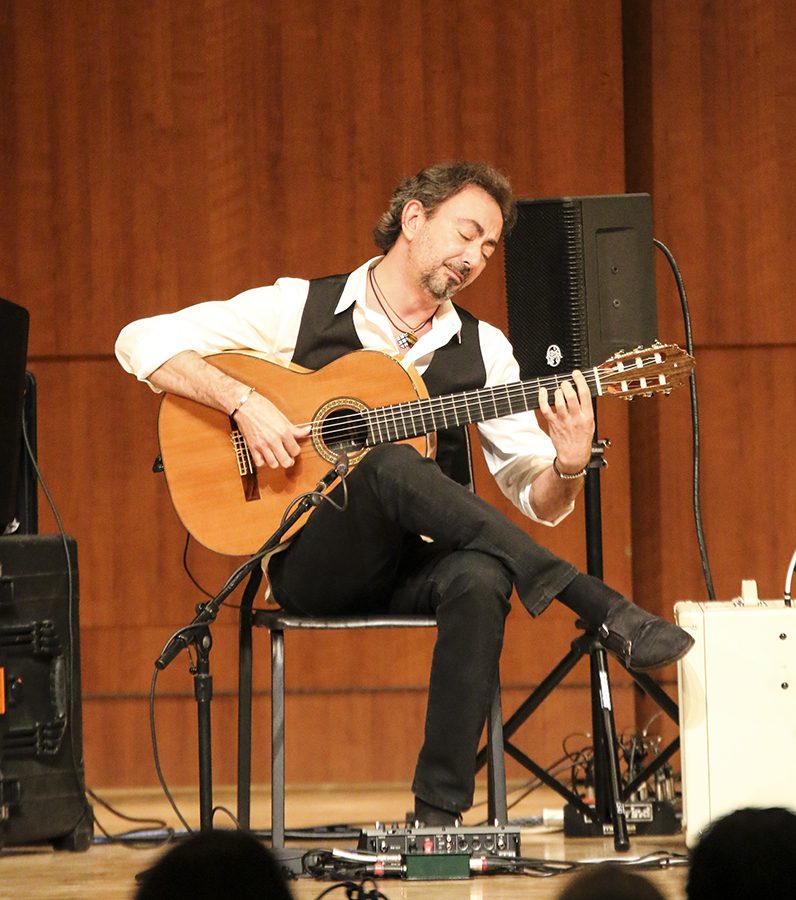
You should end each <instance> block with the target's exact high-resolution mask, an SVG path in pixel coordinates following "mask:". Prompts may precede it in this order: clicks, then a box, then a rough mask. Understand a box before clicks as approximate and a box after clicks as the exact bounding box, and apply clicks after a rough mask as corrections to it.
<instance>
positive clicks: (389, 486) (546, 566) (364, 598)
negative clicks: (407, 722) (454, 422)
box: [268, 444, 577, 812]
mask: <svg viewBox="0 0 796 900" xmlns="http://www.w3.org/2000/svg"><path fill="white" fill-rule="evenodd" d="M347 482H348V506H347V508H346V510H345V512H342V513H340V512H338V511H337V510H335V509H334V508H333V507H332V506H331V505H330V504H328V503H322V504H321V506H320V507H318V509H316V510H315V511H314V512H313V513H312V515H311V516H310V518H309V519H308V521H307V523H306V525H305V526H304V528H303V529H302V530H301V532H299V534H298V535H297V536H296V537H295V538H294V540H293V542H292V543H291V544H290V546H289V547H288V548H287V549H286V550H285V551H283V552H282V553H279V554H278V555H277V556H275V557H274V558H273V559H272V560H271V564H270V565H269V569H268V575H269V579H270V581H271V585H272V588H273V592H274V596H275V598H276V599H277V601H278V602H279V603H280V604H282V605H283V606H284V607H285V608H286V609H288V610H290V611H294V612H300V613H304V614H307V615H324V616H326V615H343V614H348V615H350V614H364V613H375V612H393V613H395V612H398V613H407V614H409V613H419V614H435V615H436V617H437V631H438V634H437V641H436V645H435V647H434V656H433V661H432V666H431V679H430V685H429V697H428V707H427V711H426V731H425V740H424V743H423V747H422V749H421V751H420V756H419V758H418V763H417V769H416V771H415V778H414V782H413V785H412V790H413V792H414V793H415V794H416V795H417V796H419V797H422V798H423V799H424V800H426V801H427V802H428V803H431V804H433V805H435V806H439V807H441V808H443V809H448V810H451V811H453V812H460V811H462V810H465V809H467V808H469V807H470V806H471V805H472V799H473V786H474V780H475V757H476V753H477V750H478V741H479V739H480V735H481V732H482V730H483V726H484V722H485V720H486V716H487V712H488V710H489V704H490V701H491V699H492V695H493V693H494V689H495V685H496V683H497V674H498V662H499V659H500V651H501V649H502V645H503V626H504V621H505V617H506V615H507V613H508V611H509V597H510V595H511V589H512V585H514V586H516V588H517V594H518V596H519V597H520V599H521V600H522V602H523V604H524V605H525V606H526V608H527V609H528V611H529V612H530V613H531V614H532V615H534V616H536V615H539V613H541V612H542V611H543V610H544V609H545V608H546V606H547V605H548V603H549V602H550V600H551V599H552V598H553V597H555V596H556V594H557V593H558V592H559V591H560V590H562V589H563V588H564V587H566V585H567V584H569V582H570V581H571V580H572V579H573V578H574V577H575V575H576V574H577V570H576V569H575V568H574V567H573V566H572V565H570V564H569V563H567V562H565V561H564V560H561V559H559V558H558V557H556V556H554V555H553V554H552V553H550V552H549V551H548V550H546V549H544V548H543V547H540V546H539V544H537V543H536V542H535V541H534V540H532V539H531V538H530V537H529V536H528V535H527V534H526V533H525V532H524V531H523V530H522V529H521V528H518V527H517V526H516V525H514V524H513V523H512V522H511V521H510V520H509V519H507V518H506V517H505V516H504V515H503V514H502V513H500V512H499V511H498V510H496V509H495V508H494V507H493V506H491V505H490V504H488V503H486V502H485V501H483V500H481V499H480V498H479V497H477V496H476V495H475V494H473V493H471V492H470V491H469V490H467V488H465V487H462V486H461V485H459V484H457V483H456V482H454V481H452V480H451V479H450V478H448V477H446V476H445V475H443V473H442V472H441V470H440V469H439V467H438V466H437V464H436V463H435V462H433V461H432V460H429V459H424V458H423V457H422V456H420V454H418V453H417V452H416V451H415V450H414V449H413V448H411V447H409V446H406V445H396V444H385V445H381V446H380V447H377V448H375V449H374V450H371V451H370V452H369V453H368V454H367V455H366V456H365V457H364V458H363V460H362V461H361V462H360V463H359V465H358V466H356V468H355V469H354V470H353V471H352V472H351V473H350V474H349V475H348V476H347ZM333 497H334V499H335V500H336V501H337V502H340V501H341V499H342V489H341V486H340V485H338V486H337V487H336V488H335V490H334V492H333ZM421 534H423V535H427V536H429V537H431V538H433V543H428V542H427V541H424V540H422V539H421V538H420V537H419V535H421Z"/></svg>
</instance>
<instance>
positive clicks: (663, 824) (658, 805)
mask: <svg viewBox="0 0 796 900" xmlns="http://www.w3.org/2000/svg"><path fill="white" fill-rule="evenodd" d="M624 806H625V818H626V821H627V831H628V834H635V835H645V834H651V835H658V834H679V833H680V832H681V831H682V823H681V822H680V819H679V817H678V816H677V813H676V812H675V808H674V806H673V804H672V803H670V802H669V801H668V800H648V801H638V802H633V803H629V802H628V803H625V805H624ZM590 809H594V807H590ZM613 833H614V827H613V825H612V824H611V822H610V821H608V822H603V821H600V819H599V816H598V815H597V813H596V811H595V813H594V819H591V818H589V817H588V816H586V815H585V814H584V813H583V812H582V811H581V810H579V809H578V808H577V807H575V806H573V805H572V804H571V803H567V805H566V806H565V807H564V835H565V836H566V837H610V836H611V835H613Z"/></svg>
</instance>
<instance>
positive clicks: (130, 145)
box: [0, 0, 632, 785]
mask: <svg viewBox="0 0 796 900" xmlns="http://www.w3.org/2000/svg"><path fill="white" fill-rule="evenodd" d="M0 17H2V18H1V19H0V22H1V23H2V32H1V34H0V41H2V44H0V82H2V83H1V84H0V91H2V94H0V97H1V98H2V100H3V109H4V116H3V119H2V125H1V126H0V142H2V144H1V145H2V148H3V153H2V158H1V159H0V167H2V168H1V169H0V185H2V190H3V191H4V192H6V193H4V195H3V208H4V216H3V217H2V223H0V240H2V252H1V253H0V295H2V296H7V297H10V298H12V299H14V300H16V301H17V302H19V303H21V304H23V305H24V306H26V307H28V308H29V309H30V311H31V316H32V325H31V347H30V350H31V368H32V369H33V371H34V373H35V374H36V376H37V378H38V380H39V388H40V390H39V397H40V410H39V447H40V459H41V463H42V469H43V471H44V473H45V476H46V477H47V480H48V483H49V485H50V487H51V489H52V492H53V495H54V497H55V499H56V502H57V503H58V506H59V509H60V511H61V514H62V517H63V520H64V522H65V525H66V527H67V529H68V530H69V531H70V532H71V533H72V534H74V535H75V537H76V538H77V540H78V545H79V556H80V578H81V616H82V624H83V635H84V638H83V657H84V672H85V678H84V681H85V692H86V707H85V708H86V720H87V729H86V754H87V759H88V771H89V777H90V780H91V782H92V783H93V784H95V785H101V784H108V783H115V784H137V783H142V782H147V783H151V781H152V777H153V772H152V770H151V769H150V768H148V767H147V760H148V759H149V750H148V735H147V725H146V694H147V691H148V686H149V680H150V677H151V671H152V662H153V660H154V658H155V656H156V655H157V653H158V652H159V650H160V648H161V646H162V644H163V642H164V641H165V639H166V638H167V637H168V635H169V634H171V632H172V631H173V630H174V629H175V628H176V627H178V626H179V625H181V624H184V623H185V622H187V621H188V620H189V619H190V618H191V616H192V614H193V606H194V604H195V603H196V602H197V601H199V600H200V599H201V594H200V593H199V592H198V591H197V590H196V589H195V588H194V587H193V586H192V585H191V584H190V582H189V581H188V580H187V578H186V576H185V575H184V574H183V572H182V569H181V561H180V560H181V554H182V544H183V533H182V531H181V528H180V526H179V523H178V522H177V520H176V518H175V516H174V514H173V512H172V510H171V507H170V503H169V501H168V497H167V495H166V490H165V487H164V484H163V480H162V478H161V477H159V476H156V475H153V474H152V473H151V472H150V467H151V463H152V460H153V457H154V455H155V453H156V442H155V417H156V411H157V399H156V398H155V397H154V396H153V395H152V394H151V393H150V392H149V391H148V389H146V388H145V387H143V386H141V385H138V384H136V383H135V382H134V381H133V380H132V379H130V378H129V377H127V376H125V375H124V374H123V373H122V372H121V370H119V369H118V367H117V365H116V363H115V361H114V360H113V358H112V355H111V354H112V346H113V341H114V339H115V336H116V334H117V332H118V330H119V328H120V327H121V326H122V325H124V324H125V323H126V322H128V321H130V320H131V319H133V318H136V317H139V316H142V315H148V314H154V313H157V312H162V311H166V310H169V309H174V308H177V307H179V306H183V305H186V304H187V303H190V302H194V301H196V300H200V299H207V298H216V297H228V296H231V295H232V294H234V293H236V292H237V291H240V290H242V289H244V288H247V287H250V286H253V285H256V284H263V283H267V282H269V281H271V280H272V279H273V278H274V277H276V276H278V275H284V274H293V275H308V276H312V275H319V274H325V273H328V272H330V271H341V270H346V269H349V268H351V267H353V266H354V265H356V264H357V263H359V262H360V261H361V260H362V259H363V258H365V257H366V256H367V255H369V254H370V253H372V252H374V251H373V249H372V242H371V238H370V229H371V227H372V223H373V222H374V220H375V219H376V217H377V216H378V215H379V213H380V212H381V211H382V209H383V208H384V206H385V205H386V203H387V200H388V197H389V193H390V191H391V189H392V188H393V186H394V184H395V182H396V181H397V179H398V178H399V177H401V176H402V175H405V174H409V173H411V172H413V171H415V170H417V169H418V168H420V167H421V166H423V165H425V164H427V163H428V162H430V161H432V160H434V159H437V158H455V157H462V156H464V157H470V158H485V159H489V160H490V161H493V162H495V163H496V164H497V165H499V166H500V167H502V168H504V169H505V170H506V171H507V172H508V173H509V174H510V175H511V176H512V179H513V181H514V183H515V186H516V188H517V191H518V193H519V194H520V195H522V196H557V195H563V194H569V195H571V194H591V193H614V192H617V191H621V190H622V189H623V186H624V144H623V115H624V109H623V100H622V54H621V40H622V33H621V32H622V21H621V8H620V4H619V0H604V2H599V3H594V2H592V0H567V2H560V3H550V4H540V3H535V2H532V0H521V2H517V3H512V4H498V5H497V6H495V5H494V4H491V3H488V2H486V0H462V2H461V3H459V4H457V10H456V15H455V16H452V15H451V14H450V11H449V10H448V9H446V8H445V7H444V6H441V5H440V4H438V3H435V2H433V0H404V2H401V3H398V4H396V5H395V6H394V7H393V8H392V9H391V11H390V15H389V16H386V15H385V13H384V9H383V7H380V6H377V5H374V4H370V3H365V2H357V0H341V2H338V3H335V4H333V5H331V6H330V5H329V4H326V3H321V2H318V0H292V2H287V0H278V2H272V3H267V4H263V3H259V2H255V0H248V2H232V0H220V2H215V3H209V4H195V3H190V2H183V0H179V2H176V3H163V2H158V0H150V2H144V3H127V2H118V3H117V2H111V3H101V4H96V3H93V2H89V0H76V2H73V3H70V4H62V3H57V2H53V0H26V2H20V0H15V2H9V3H6V4H4V5H3V8H2V11H0ZM501 266H502V260H501V258H500V257H498V258H497V259H496V261H495V263H494V264H493V266H491V267H490V270H489V271H488V272H487V274H486V275H485V276H484V277H483V278H482V279H481V281H480V282H479V287H478V289H477V291H474V292H473V293H472V295H470V297H469V298H467V302H468V303H470V305H471V308H472V309H473V310H474V311H475V312H476V313H477V314H479V315H481V316H483V317H484V318H486V319H488V320H489V321H492V322H494V323H495V324H497V325H501V326H502V325H505V301H504V296H503V281H502V272H501ZM600 422H601V431H602V432H603V434H604V435H605V436H608V437H610V438H611V439H612V441H613V444H614V446H613V449H612V450H611V451H610V453H609V461H610V468H609V469H608V470H607V471H606V473H605V476H604V479H603V499H604V526H605V548H606V575H607V576H608V578H609V580H611V581H612V582H613V583H614V584H616V585H617V586H618V587H620V588H621V589H622V590H629V589H630V586H631V556H632V554H631V550H632V548H631V534H630V499H629V463H630V459H629V446H628V444H629V435H628V415H627V411H626V409H625V407H624V405H622V404H619V403H615V402H614V403H612V402H606V404H605V406H604V409H603V408H601V410H600ZM479 490H480V491H481V492H482V493H483V494H484V496H486V497H487V498H488V499H490V500H491V501H492V502H495V503H496V504H497V505H499V506H500V507H501V508H502V509H507V504H506V502H505V501H504V500H503V499H502V498H501V497H499V496H497V494H496V491H495V489H494V488H493V487H491V486H490V479H489V478H488V476H487V475H486V474H485V473H484V471H483V467H481V468H480V470H479ZM42 502H43V501H42ZM507 511H508V510H507ZM510 514H511V515H512V516H513V517H514V518H515V520H517V521H520V517H519V516H518V515H517V514H515V513H513V512H510ZM41 518H42V530H44V531H51V530H52V529H53V528H54V523H53V519H52V517H51V515H50V514H49V513H48V512H47V511H46V509H45V508H44V506H42V515H41ZM527 527H529V530H530V531H531V533H532V534H533V535H534V536H536V537H537V538H538V539H539V540H541V541H543V542H544V543H546V544H548V545H549V546H551V547H552V548H553V549H554V550H556V552H558V553H560V554H562V555H564V556H566V557H568V558H570V559H572V560H573V561H574V562H576V563H578V564H580V565H583V563H584V535H583V518H582V512H581V511H578V512H576V513H575V514H574V515H573V516H572V517H571V519H570V520H569V521H568V522H567V523H565V524H563V525H562V526H560V527H559V528H557V529H555V530H550V529H545V528H542V527H537V526H527ZM190 559H191V563H192V567H193V569H194V570H195V571H196V574H197V575H198V577H199V579H200V581H201V582H202V583H203V584H205V585H206V586H207V587H209V588H210V589H213V590H215V589H217V588H218V587H219V586H220V584H221V583H222V582H223V580H224V578H225V577H226V575H227V574H228V573H229V572H230V570H231V569H232V568H233V567H234V565H235V564H236V561H235V560H231V559H221V558H216V557H213V556H212V555H211V554H208V553H207V552H205V551H204V550H202V549H201V548H199V547H196V546H192V547H191V549H190ZM232 602H234V600H233V601H232ZM515 607H519V604H515ZM572 620H573V617H572V616H571V615H570V614H569V613H568V612H566V611H565V610H550V612H549V613H548V614H546V615H545V616H544V617H543V618H542V619H540V620H539V621H537V622H532V621H531V620H530V619H529V617H528V616H527V615H525V613H524V611H523V610H522V609H521V608H515V610H514V611H513V612H512V614H511V618H510V621H509V629H508V635H507V643H506V651H505V654H504V660H503V668H504V680H505V681H506V683H507V685H508V687H509V689H510V690H515V691H516V692H518V693H521V692H522V691H525V692H526V693H527V690H529V689H530V687H532V685H533V683H535V682H536V681H537V680H538V679H539V678H540V677H541V676H542V675H543V674H544V673H545V672H546V671H547V669H548V668H549V667H550V666H551V665H552V664H553V663H554V662H555V661H557V660H558V659H559V658H560V656H561V655H563V653H564V652H565V650H566V648H567V647H568V644H569V641H570V640H571V638H572V636H573V633H574V631H573V627H572ZM234 622H235V612H234V609H233V608H232V606H231V605H230V608H229V609H224V610H223V611H222V615H221V617H220V618H219V622H218V624H217V626H216V628H215V632H216V633H217V641H216V649H215V650H214V657H213V666H214V673H215V675H216V677H217V686H218V690H219V692H220V697H219V714H218V720H219V722H220V723H223V724H222V727H221V734H222V735H227V734H229V732H230V728H231V726H230V723H231V722H232V715H233V714H232V712H231V708H232V705H233V704H232V699H231V698H232V693H233V692H234V686H235V675H234V672H235V639H234V627H235V626H234ZM260 638H261V639H260V641H259V644H260V646H261V647H262V653H263V657H264V656H265V654H266V650H265V647H264V644H265V640H264V636H260ZM428 652H429V647H428V643H427V641H425V639H424V640H423V641H419V642H418V643H417V644H414V642H411V643H410V642H409V641H408V640H407V638H406V637H402V636H399V635H398V634H397V633H396V634H395V635H390V636H389V637H387V636H385V637H383V638H379V642H378V644H375V643H374V642H373V641H372V640H371V639H370V638H367V637H365V636H356V637H353V636H351V637H349V638H347V642H346V643H345V644H344V645H343V646H342V647H341V648H340V649H336V650H335V651H334V652H331V653H325V652H324V651H323V650H322V649H321V648H320V647H319V646H317V645H316V643H315V642H312V641H306V642H299V643H298V646H297V647H296V649H295V650H294V651H293V655H292V657H291V667H292V668H291V672H290V679H291V682H290V683H291V685H292V686H293V687H294V688H295V690H297V691H299V692H302V693H300V696H301V697H303V698H306V701H305V702H306V704H307V708H308V709H311V710H312V714H313V715H316V712H317V711H318V710H327V712H326V713H324V714H323V715H326V716H327V719H324V721H328V725H329V732H328V734H327V737H328V741H327V746H329V747H330V748H331V750H330V756H329V761H328V769H329V773H331V771H332V770H335V771H337V770H338V769H339V771H341V772H344V773H348V774H347V775H346V777H352V778H353V777H355V776H361V777H366V778H374V777H382V778H384V777H385V776H384V774H383V768H382V764H383V750H382V748H380V747H379V746H377V745H376V743H373V744H371V745H368V744H367V743H363V744H362V746H361V747H360V748H359V749H357V751H356V752H357V754H365V755H366V756H367V757H368V759H367V763H365V762H364V761H363V760H360V757H359V756H358V757H357V759H358V760H360V761H359V762H358V764H357V766H356V767H355V768H351V769H348V770H347V769H346V763H345V759H346V757H347V755H348V754H349V747H348V745H349V743H350V741H351V737H350V729H349V727H348V721H349V720H350V719H352V718H356V717H357V716H358V715H359V714H358V713H357V712H356V708H357V703H358V702H359V700H360V697H359V692H360V689H361V688H362V687H363V686H365V687H367V688H368V689H372V690H374V691H376V692H377V694H378V693H379V692H381V693H382V694H383V695H384V696H385V697H388V698H392V697H394V696H397V695H399V694H400V692H401V691H404V692H408V694H407V696H409V697H410V698H411V700H410V701H401V703H402V704H403V705H402V706H401V710H402V711H401V712H399V713H398V714H397V716H396V718H395V722H396V723H397V724H396V725H395V728H394V731H393V732H391V736H390V741H392V742H393V743H396V742H405V741H406V738H405V737H397V735H402V734H404V733H406V734H408V733H409V732H410V731H411V732H412V733H415V732H416V731H417V724H418V721H419V718H420V713H419V709H420V708H421V707H422V704H421V701H420V699H419V698H420V697H422V696H423V693H422V692H423V689H424V687H425V683H426V678H427V660H428ZM384 660H387V661H388V662H387V664H386V665H385V663H384V662H383V661H384ZM183 663H184V658H181V659H180V661H179V662H178V663H175V664H173V666H172V668H170V669H169V670H168V671H167V672H165V673H163V675H162V676H161V680H160V684H161V688H162V691H163V692H164V696H166V697H167V698H168V704H169V711H168V715H167V719H168V720H169V721H170V722H171V723H172V724H171V725H169V726H168V729H167V730H168V731H169V733H171V734H172V735H173V736H172V738H170V739H166V745H165V759H164V762H165V764H166V765H167V767H168V766H169V764H170V763H173V764H174V766H176V768H177V769H179V772H180V774H179V776H178V778H179V780H181V781H183V782H189V781H190V780H191V778H195V762H194V757H193V755H192V754H193V751H192V749H191V748H192V745H191V741H192V740H193V729H192V726H191V724H190V723H191V721H192V717H193V700H192V697H191V684H190V676H189V675H188V673H187V671H186V666H185V665H184V664H183ZM257 685H258V691H259V692H260V694H261V695H262V694H263V692H264V691H266V690H267V677H266V675H265V670H264V669H262V668H261V669H260V670H259V671H258V674H257ZM330 686H331V688H333V689H334V690H336V691H339V693H338V694H335V695H334V696H335V697H336V698H338V699H335V700H334V701H332V700H330V699H329V695H328V694H326V693H324V691H327V690H329V689H330ZM572 691H573V692H574V694H577V693H578V691H579V692H580V695H581V696H580V699H579V700H578V702H582V701H583V699H584V697H585V696H586V691H585V688H584V686H583V682H582V680H581V682H580V686H579V687H578V686H577V685H576V686H575V687H573V688H572ZM511 696H514V695H511ZM372 703H373V707H374V709H375V708H376V707H377V706H378V703H379V698H378V696H376V695H374V697H373V698H372ZM418 704H420V705H418ZM507 707H508V708H510V704H509V703H507ZM317 714H318V715H320V714H321V713H317ZM222 743H224V742H223V741H222ZM231 759H232V754H231V751H230V750H229V748H228V747H227V746H226V744H225V743H224V749H223V750H219V761H218V764H217V766H216V776H217V778H218V779H219V780H222V781H231V780H233V776H234V769H233V766H232V764H231ZM317 759H318V757H317V755H316V756H315V757H311V756H308V757H306V758H305V759H304V760H303V761H302V762H301V763H300V764H299V770H300V772H299V775H298V776H297V777H300V779H301V780H310V781H311V780H318V779H319V778H320V777H321V776H324V777H325V775H326V774H327V773H326V769H323V771H321V765H320V763H319V762H318V761H317ZM389 771H390V772H392V773H393V774H394V771H393V770H389ZM379 773H382V774H381V776H380V775H379ZM335 777H338V776H335ZM390 777H392V775H391V776H390ZM401 777H403V776H402V775H401Z"/></svg>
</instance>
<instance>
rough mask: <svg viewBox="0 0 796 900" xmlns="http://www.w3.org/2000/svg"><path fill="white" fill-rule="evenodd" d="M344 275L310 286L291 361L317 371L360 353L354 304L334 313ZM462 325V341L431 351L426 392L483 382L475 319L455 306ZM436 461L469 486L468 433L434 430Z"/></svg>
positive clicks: (450, 390) (471, 387)
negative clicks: (432, 355) (435, 434)
mask: <svg viewBox="0 0 796 900" xmlns="http://www.w3.org/2000/svg"><path fill="white" fill-rule="evenodd" d="M347 280H348V275H330V276H329V277H327V278H318V279H315V280H313V281H311V282H310V287H309V293H308V295H307V303H306V306H305V307H304V312H303V314H302V316H301V325H300V326H299V333H298V338H297V339H296V349H295V351H294V352H293V360H292V361H293V362H294V363H296V364H297V365H300V366H304V367H305V368H307V369H313V370H314V369H320V368H321V367H322V366H325V365H327V364H328V363H330V362H332V360H335V359H337V358H338V357H340V356H343V355H344V354H346V353H351V352H353V351H354V350H362V349H363V347H362V342H361V341H360V340H359V338H358V337H357V333H356V330H355V328H354V304H351V306H350V307H349V308H348V309H347V310H345V311H344V312H341V313H340V314H339V315H335V314H334V311H335V308H336V307H337V303H338V301H339V300H340V296H341V294H342V293H343V288H344V287H345V284H346V281H347ZM456 312H457V313H458V314H459V318H460V319H461V321H462V330H461V341H459V340H458V338H457V336H456V335H454V336H453V337H452V338H451V339H450V341H449V342H448V343H447V344H446V345H445V346H444V347H440V348H439V349H438V350H435V351H434V357H433V358H432V360H431V364H430V365H429V367H428V368H427V369H426V371H425V372H424V373H423V381H424V383H425V385H426V387H427V388H428V392H429V394H430V395H431V396H432V397H434V396H436V395H438V394H449V393H454V392H456V391H466V390H474V389H476V388H482V387H484V385H485V384H486V367H485V366H484V360H483V356H482V354H481V345H480V342H479V338H478V320H477V319H476V318H475V316H473V315H471V314H470V313H469V312H467V310H465V309H462V308H461V307H460V306H456ZM436 459H437V462H438V463H439V466H440V468H441V469H442V471H443V472H445V474H446V475H449V476H450V477H451V478H453V479H455V480H456V481H458V482H459V483H460V484H465V485H470V483H471V481H472V474H471V466H470V447H469V442H468V440H467V429H466V428H465V427H464V426H462V427H460V428H445V429H441V430H440V431H438V432H437V456H436Z"/></svg>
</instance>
